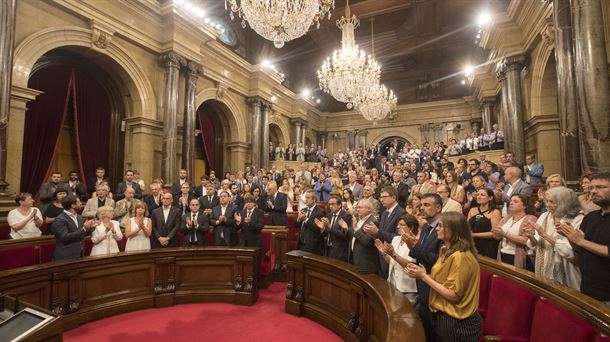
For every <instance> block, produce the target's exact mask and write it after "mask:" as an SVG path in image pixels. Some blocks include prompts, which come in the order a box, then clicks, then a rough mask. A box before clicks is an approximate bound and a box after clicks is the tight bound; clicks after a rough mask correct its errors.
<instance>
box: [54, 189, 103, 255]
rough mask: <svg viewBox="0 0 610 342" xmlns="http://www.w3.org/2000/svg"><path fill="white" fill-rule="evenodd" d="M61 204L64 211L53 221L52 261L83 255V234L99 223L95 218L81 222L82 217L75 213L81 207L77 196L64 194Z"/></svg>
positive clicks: (89, 231)
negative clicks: (53, 244) (53, 246)
mask: <svg viewBox="0 0 610 342" xmlns="http://www.w3.org/2000/svg"><path fill="white" fill-rule="evenodd" d="M61 205H62V207H64V211H63V212H62V213H61V214H59V216H57V217H56V218H55V221H53V231H52V233H53V235H55V250H54V251H53V261H58V260H65V259H77V258H80V257H81V256H82V255H83V246H84V240H85V236H86V235H87V234H90V233H91V231H93V229H95V227H96V226H97V225H98V224H99V221H98V220H96V219H95V220H87V221H86V222H83V217H82V216H80V215H79V214H78V213H77V211H78V210H80V209H81V203H80V199H79V198H78V197H76V196H71V195H70V196H66V197H64V198H63V199H62V200H61Z"/></svg>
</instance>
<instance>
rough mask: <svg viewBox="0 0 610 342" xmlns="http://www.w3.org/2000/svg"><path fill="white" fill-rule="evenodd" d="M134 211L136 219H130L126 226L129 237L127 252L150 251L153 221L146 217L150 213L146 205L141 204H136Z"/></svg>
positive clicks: (126, 246) (126, 234)
mask: <svg viewBox="0 0 610 342" xmlns="http://www.w3.org/2000/svg"><path fill="white" fill-rule="evenodd" d="M133 210H134V213H135V215H134V217H132V218H130V219H129V221H127V224H126V225H125V236H127V244H126V245H125V252H133V251H149V250H150V234H151V233H152V221H151V219H149V218H148V217H146V216H145V215H146V213H147V212H148V208H147V207H146V203H144V202H140V203H138V204H136V205H135V206H134V207H133Z"/></svg>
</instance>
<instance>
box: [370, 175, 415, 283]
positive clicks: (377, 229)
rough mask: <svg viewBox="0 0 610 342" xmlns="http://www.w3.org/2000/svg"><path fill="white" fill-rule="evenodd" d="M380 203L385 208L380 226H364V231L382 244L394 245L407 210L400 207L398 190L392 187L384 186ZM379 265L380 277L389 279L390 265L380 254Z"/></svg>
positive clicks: (380, 195) (380, 194)
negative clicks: (398, 227) (400, 219)
mask: <svg viewBox="0 0 610 342" xmlns="http://www.w3.org/2000/svg"><path fill="white" fill-rule="evenodd" d="M379 201H380V202H381V205H382V206H383V208H384V210H383V212H382V213H381V218H380V220H379V226H377V225H374V224H371V225H366V226H364V231H365V232H367V233H369V234H371V235H372V236H374V237H375V238H377V239H379V240H381V241H382V242H387V243H392V239H393V238H394V236H396V235H398V233H397V232H396V225H397V224H398V219H399V218H400V217H401V216H402V215H404V213H405V210H404V209H403V208H402V207H400V206H399V205H398V202H397V201H396V189H394V187H392V186H384V187H383V189H381V192H380V193H379ZM379 265H380V267H381V273H380V274H379V275H380V276H381V277H382V278H383V279H387V278H388V263H387V262H386V261H385V259H384V258H383V255H381V254H379Z"/></svg>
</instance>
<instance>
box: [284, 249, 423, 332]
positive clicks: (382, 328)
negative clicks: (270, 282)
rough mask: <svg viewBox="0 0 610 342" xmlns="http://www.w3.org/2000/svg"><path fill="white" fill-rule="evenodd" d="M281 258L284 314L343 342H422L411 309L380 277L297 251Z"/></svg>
mask: <svg viewBox="0 0 610 342" xmlns="http://www.w3.org/2000/svg"><path fill="white" fill-rule="evenodd" d="M286 258H287V265H288V286H287V291H286V302H285V308H286V312H288V313H291V314H293V315H297V316H305V317H307V318H309V319H312V320H314V321H316V322H318V323H320V324H322V325H324V326H326V327H327V328H329V329H330V330H332V331H333V332H335V333H336V334H338V335H339V336H341V337H342V338H344V339H345V340H347V341H358V340H374V341H424V340H425V337H424V331H423V327H422V325H421V322H420V319H419V317H418V315H417V313H416V311H415V308H414V307H413V306H412V305H411V304H410V303H409V301H408V300H407V299H406V298H405V297H404V295H403V294H402V293H400V292H399V291H398V290H396V289H395V288H394V287H393V286H391V285H389V284H388V282H387V281H385V280H384V279H382V278H380V277H378V276H377V275H373V274H367V275H361V274H357V273H355V272H354V271H352V266H351V265H350V264H347V263H344V262H341V261H337V260H334V259H330V258H325V257H321V256H318V255H313V254H309V253H305V252H302V251H293V252H290V253H288V254H287V256H286ZM397 336H400V338H399V339H397V338H396V337H397Z"/></svg>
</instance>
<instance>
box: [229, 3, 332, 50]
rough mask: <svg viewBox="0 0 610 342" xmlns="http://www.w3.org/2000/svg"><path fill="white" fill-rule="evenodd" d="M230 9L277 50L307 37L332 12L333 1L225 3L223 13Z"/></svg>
mask: <svg viewBox="0 0 610 342" xmlns="http://www.w3.org/2000/svg"><path fill="white" fill-rule="evenodd" d="M227 7H228V8H230V11H231V12H230V17H231V20H233V19H234V18H235V17H234V14H233V13H234V12H236V13H237V15H238V16H239V17H240V18H241V19H242V21H241V26H242V27H243V28H246V22H247V23H248V24H249V25H250V27H251V28H252V29H253V30H254V31H256V33H258V34H259V35H261V36H262V37H263V38H265V39H267V40H270V41H272V42H273V45H274V46H275V47H276V48H278V49H279V48H281V47H282V46H284V43H285V42H288V41H291V40H293V39H296V38H299V37H301V36H303V35H304V34H305V33H307V30H309V28H310V27H311V25H313V24H316V27H319V26H320V19H321V18H323V17H324V16H326V15H328V19H330V10H331V9H333V8H335V1H334V0H225V9H227Z"/></svg>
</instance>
